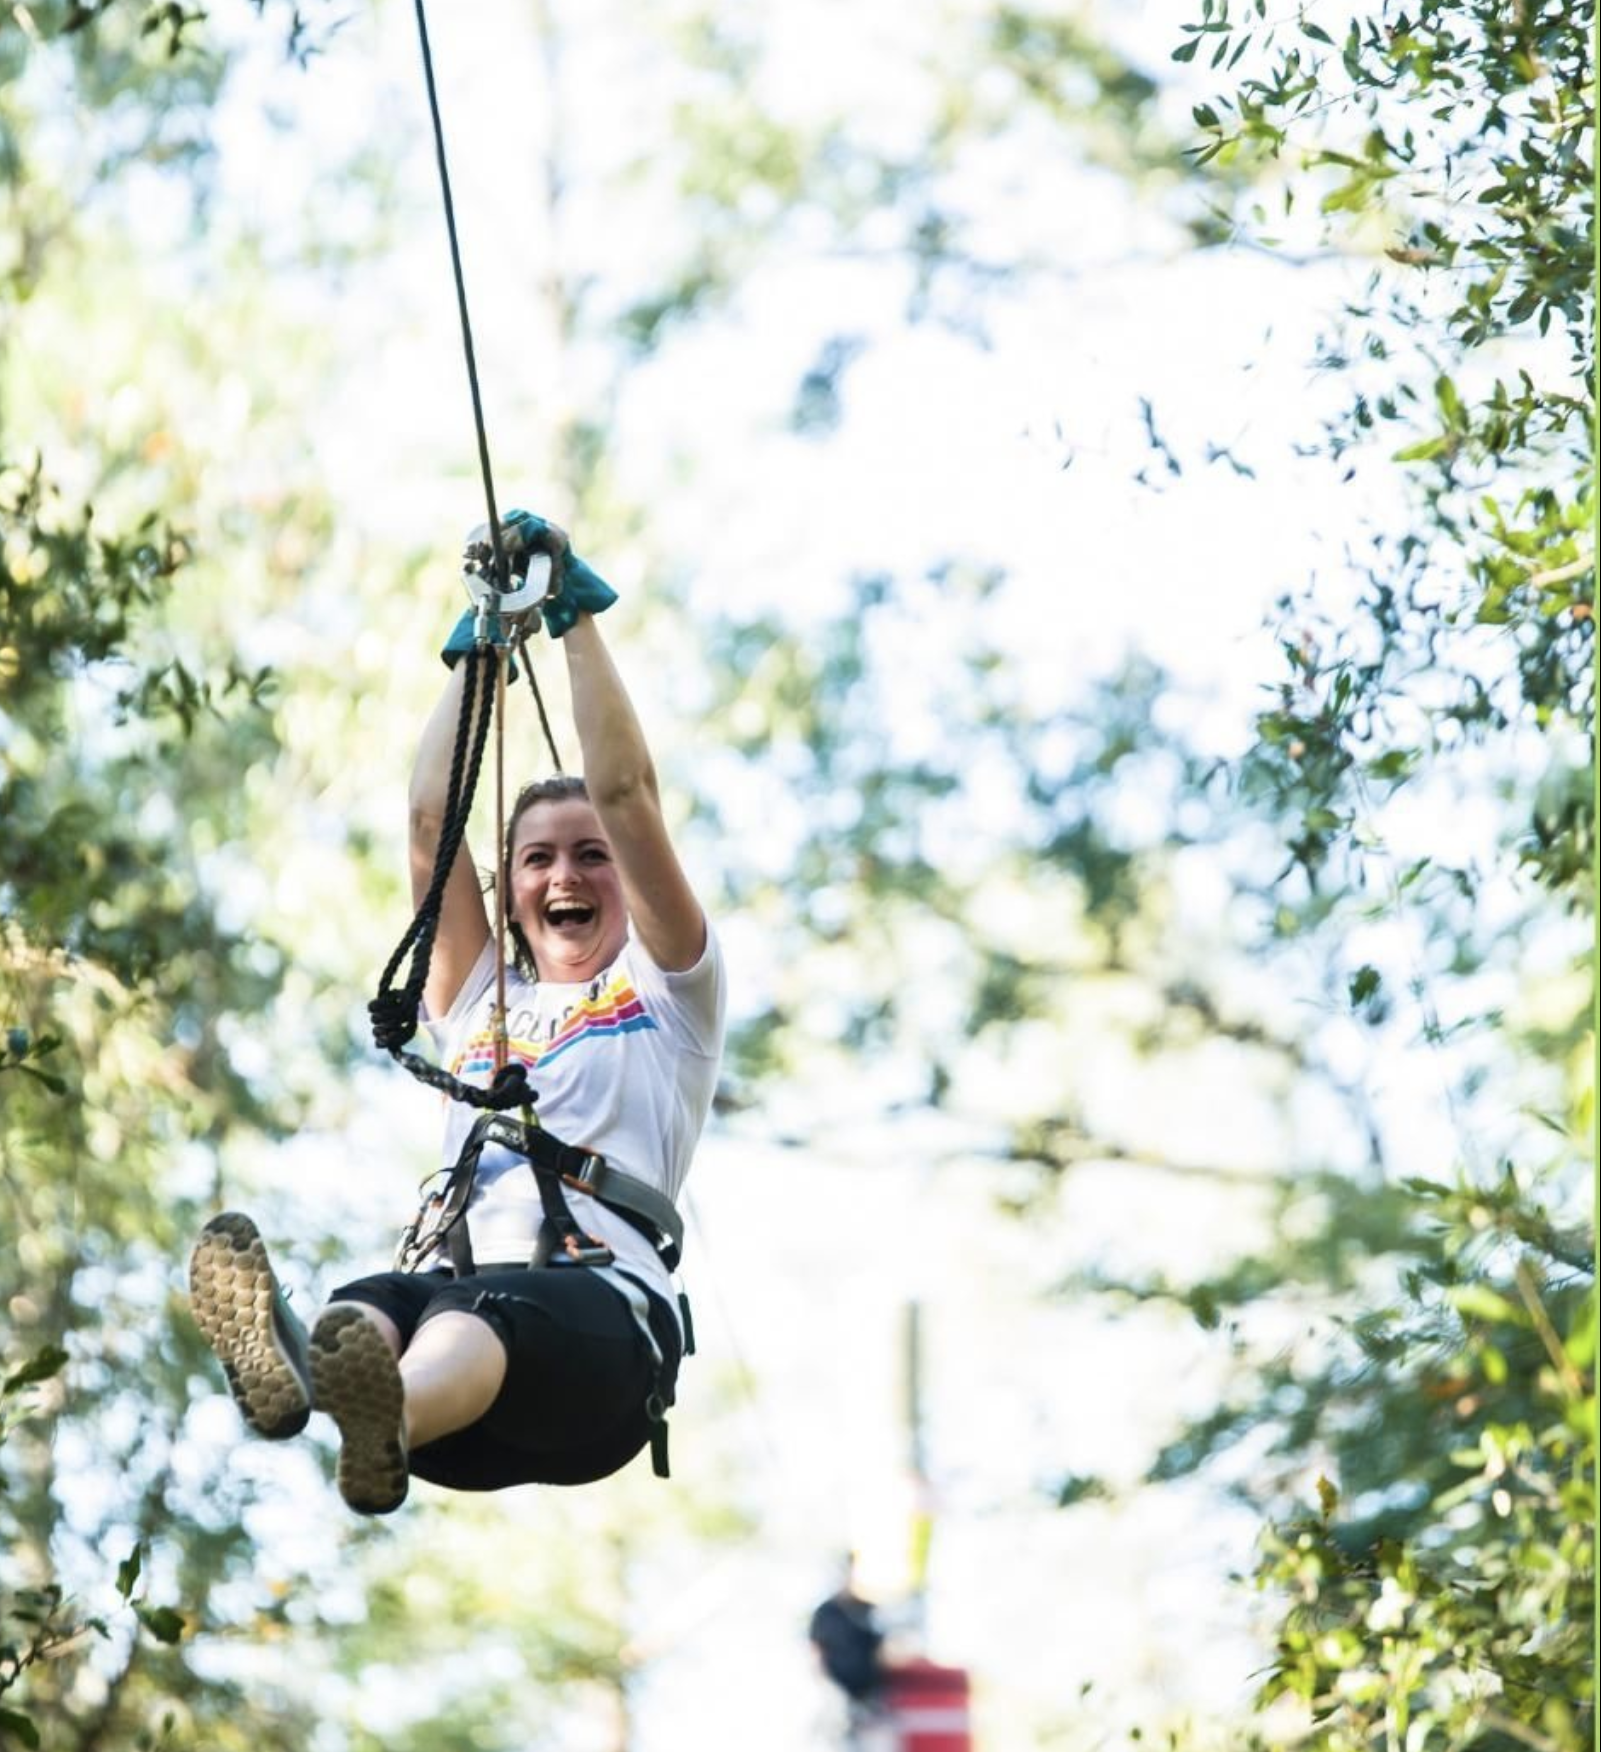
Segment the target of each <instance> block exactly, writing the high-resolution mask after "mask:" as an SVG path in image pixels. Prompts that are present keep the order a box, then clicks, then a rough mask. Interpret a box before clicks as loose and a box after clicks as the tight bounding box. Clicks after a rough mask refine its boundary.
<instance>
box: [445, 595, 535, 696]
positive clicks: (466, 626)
mask: <svg viewBox="0 0 1601 1752" xmlns="http://www.w3.org/2000/svg"><path fill="white" fill-rule="evenodd" d="M489 642H490V644H491V645H504V644H505V643H506V629H505V628H504V627H503V626H502V625H501V624H500V616H499V615H498V614H492V615H490V617H489ZM477 644H478V610H477V609H476V608H469V609H467V610H465V611H464V612H463V614H462V617H461V619H460V620H459V621H457V622H456V624H455V626H453V627H452V628H451V629H450V637H449V638H448V639H446V640H445V643H444V646H443V648H442V649H441V650H440V653H439V655H440V656H441V657H442V658H443V659H444V660H445V667H446V668H447V669H454V668H455V667H456V665H457V664H458V663H459V662H460V661H461V660H462V658H463V657H465V656H466V655H467V653H468V652H469V651H471V650H473V649H474V648H475V647H476V646H477ZM510 671H511V673H510V674H509V675H508V677H507V679H508V680H509V681H515V680H516V678H517V665H516V664H515V663H513V664H511V665H510Z"/></svg>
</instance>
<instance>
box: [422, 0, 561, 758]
mask: <svg viewBox="0 0 1601 1752" xmlns="http://www.w3.org/2000/svg"><path fill="white" fill-rule="evenodd" d="M415 10H416V15H417V44H418V47H419V48H420V50H421V51H422V70H423V84H424V86H425V87H426V88H427V93H428V116H429V120H430V122H431V123H432V125H433V134H434V162H435V164H436V165H437V166H438V169H439V195H440V200H441V203H442V204H443V207H444V210H445V233H446V236H447V237H448V239H449V242H450V268H451V275H452V277H453V279H454V280H455V285H456V311H457V314H458V316H459V317H460V319H461V350H462V358H463V361H464V363H465V364H466V367H467V388H468V391H469V393H470V395H471V397H472V413H473V432H474V435H475V437H476V438H477V442H478V469H479V473H480V474H481V475H482V477H483V483H484V509H485V511H486V512H487V513H488V518H489V544H490V548H491V550H492V552H493V556H494V574H495V577H494V589H495V594H496V595H497V596H499V595H500V594H502V593H504V592H506V591H509V590H510V588H511V571H510V567H509V566H508V564H507V560H506V552H505V548H504V547H503V545H502V543H501V539H500V513H499V511H498V509H497V508H496V505H495V479H494V472H493V470H492V469H491V467H490V463H489V434H488V431H487V430H486V428H485V423H484V399H483V395H482V393H481V392H480V390H479V387H478V355H477V353H476V351H475V350H474V347H473V325H472V318H471V316H470V315H469V314H468V310H467V276H466V273H465V271H464V269H463V268H462V264H461V238H460V235H459V234H458V232H457V229H456V202H455V198H454V196H453V195H452V193H451V187H450V164H449V160H448V159H447V157H446V154H445V124H444V119H443V117H442V116H441V114H440V109H439V86H438V84H437V82H436V81H435V79H434V55H433V49H432V46H431V45H430V43H429V40H428V14H427V12H426V10H425V8H424V6H423V0H416V7H415ZM553 564H554V561H553ZM519 649H522V646H521V645H519ZM523 655H524V663H523V667H524V668H525V669H526V670H527V671H528V685H529V687H530V688H531V689H532V691H533V696H534V703H535V705H536V706H537V707H538V710H539V723H540V727H541V729H542V730H543V731H544V733H545V743H546V746H547V747H548V748H549V750H550V759H551V764H552V765H553V766H554V768H555V770H556V771H557V772H558V773H559V772H560V771H561V770H562V765H561V756H560V755H559V754H558V753H557V751H556V739H555V737H554V736H553V735H552V734H551V729H550V719H549V717H548V716H547V715H546V712H545V702H544V699H543V697H542V696H541V694H540V691H539V683H538V681H537V679H536V678H535V676H534V671H533V666H532V665H531V664H530V663H528V661H527V652H526V650H524V652H523Z"/></svg>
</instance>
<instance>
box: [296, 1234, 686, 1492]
mask: <svg viewBox="0 0 1601 1752" xmlns="http://www.w3.org/2000/svg"><path fill="white" fill-rule="evenodd" d="M645 1294H646V1296H647V1298H648V1300H649V1303H650V1325H651V1331H652V1333H653V1334H654V1335H655V1339H656V1343H657V1345H658V1347H659V1348H660V1350H661V1353H662V1362H661V1364H660V1365H658V1364H657V1362H656V1359H655V1357H653V1356H652V1355H651V1349H650V1346H649V1345H648V1344H647V1343H646V1342H645V1335H644V1334H643V1333H642V1332H641V1331H640V1329H639V1323H638V1321H637V1320H636V1319H635V1318H634V1311H633V1309H632V1308H631V1307H629V1305H628V1303H627V1302H626V1301H625V1300H624V1299H623V1297H622V1295H621V1293H620V1292H619V1291H617V1290H616V1289H614V1288H613V1287H612V1286H611V1285H610V1284H609V1283H607V1282H606V1280H605V1279H604V1278H601V1277H597V1276H596V1275H595V1274H594V1273H593V1272H592V1271H590V1270H589V1269H588V1268H587V1267H584V1266H580V1265H569V1266H547V1267H544V1268H542V1269H540V1270H537V1271H534V1270H529V1269H527V1268H526V1267H521V1266H510V1267H495V1268H493V1269H491V1270H488V1271H480V1272H477V1273H475V1274H474V1275H473V1276H472V1277H465V1278H458V1277H455V1276H453V1275H452V1274H451V1273H449V1272H439V1271H428V1272H404V1271H389V1272H380V1273H378V1274H377V1275H376V1276H374V1277H366V1278H358V1279H357V1280H356V1281H355V1282H353V1283H348V1284H343V1285H341V1286H340V1288H338V1289H337V1290H335V1291H334V1292H333V1294H332V1295H331V1296H330V1297H329V1300H330V1301H332V1302H365V1303H366V1304H367V1305H368V1306H369V1307H372V1308H377V1309H378V1310H379V1311H380V1312H381V1313H384V1314H387V1315H388V1316H389V1318H390V1319H391V1320H392V1321H394V1323H395V1325H396V1326H397V1327H398V1328H399V1329H400V1336H401V1342H402V1344H403V1345H409V1344H410V1343H411V1341H412V1338H413V1336H414V1335H415V1334H416V1331H417V1329H418V1327H420V1326H421V1325H422V1324H423V1322H424V1321H425V1320H431V1319H433V1317H434V1316H435V1315H436V1314H444V1313H448V1312H457V1313H469V1314H476V1315H478V1317H479V1318H480V1319H482V1320H484V1321H486V1322H487V1323H488V1324H489V1325H490V1326H491V1327H492V1328H493V1329H494V1331H495V1333H496V1334H497V1335H498V1337H499V1338H500V1341H501V1343H502V1344H503V1345H505V1347H506V1379H505V1381H504V1382H503V1383H502V1384H501V1389H500V1392H499V1393H498V1394H497V1395H496V1396H495V1402H494V1404H493V1405H491V1406H490V1408H489V1409H488V1411H486V1412H485V1413H484V1415H483V1416H482V1417H481V1418H479V1419H478V1421H477V1422H476V1423H473V1424H469V1425H468V1426H467V1428H466V1429H463V1430H455V1431H453V1432H452V1433H451V1434H450V1435H448V1436H441V1437H440V1438H439V1440H438V1441H436V1442H429V1443H427V1444H426V1445H425V1446H423V1447H421V1448H418V1449H417V1450H416V1451H415V1452H414V1453H413V1454H412V1456H411V1470H412V1473H413V1475H414V1476H416V1477H418V1478H424V1479H427V1480H428V1481H429V1483H431V1484H441V1485H445V1486H447V1487H448V1488H450V1489H451V1490H501V1489H503V1488H505V1487H506V1486H507V1485H513V1484H588V1483H590V1482H592V1481H593V1480H594V1479H597V1478H605V1477H606V1476H607V1475H608V1474H609V1473H613V1472H615V1471H617V1470H618V1468H619V1467H621V1466H624V1465H626V1464H627V1462H628V1461H630V1460H632V1459H633V1457H634V1456H635V1455H636V1454H637V1453H638V1452H639V1451H640V1449H641V1448H643V1447H644V1446H645V1444H646V1443H647V1442H648V1441H649V1440H650V1439H651V1436H652V1433H653V1431H654V1428H655V1426H656V1425H657V1424H658V1423H659V1422H660V1418H661V1415H662V1414H663V1413H664V1412H665V1409H666V1407H667V1406H668V1405H670V1404H671V1403H672V1399H673V1384H674V1380H675V1378H676V1376H677V1373H678V1360H679V1349H680V1345H679V1336H678V1323H677V1321H676V1320H675V1319H674V1317H673V1314H672V1310H671V1309H670V1308H669V1307H668V1306H667V1304H666V1303H665V1302H664V1301H663V1300H662V1299H661V1297H660V1296H657V1295H654V1294H652V1293H651V1292H649V1291H646V1292H645Z"/></svg>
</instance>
